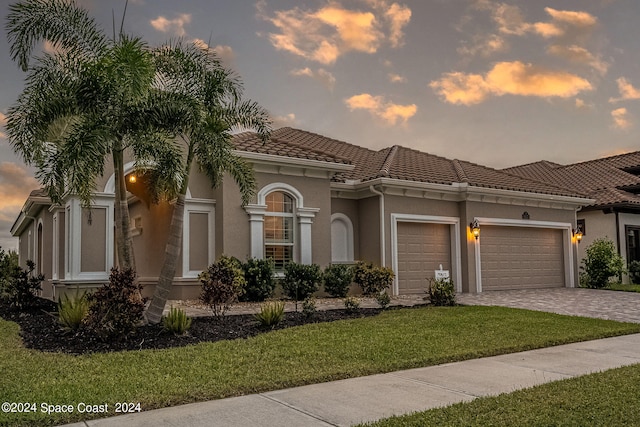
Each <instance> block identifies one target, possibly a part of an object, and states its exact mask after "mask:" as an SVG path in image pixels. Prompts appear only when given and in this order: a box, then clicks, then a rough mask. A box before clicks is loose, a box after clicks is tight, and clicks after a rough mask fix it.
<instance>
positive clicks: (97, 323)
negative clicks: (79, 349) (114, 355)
mask: <svg viewBox="0 0 640 427" xmlns="http://www.w3.org/2000/svg"><path fill="white" fill-rule="evenodd" d="M141 291H142V285H140V284H139V283H137V282H136V273H135V272H134V271H133V270H132V269H130V268H127V269H124V270H119V269H118V268H112V269H111V275H110V276H109V283H107V284H105V285H103V286H102V287H101V288H99V289H98V290H96V291H95V292H94V293H92V294H91V295H89V296H87V299H88V300H89V312H88V314H87V317H86V318H85V325H86V326H87V328H88V329H89V330H90V331H92V333H93V334H94V335H96V336H97V337H98V338H99V339H101V340H103V341H109V340H121V339H123V338H124V337H126V336H127V335H128V334H130V333H131V332H133V330H135V328H136V326H137V325H138V324H140V322H141V321H142V315H143V313H144V303H145V301H144V299H143V298H142V296H141V295H140V292H141Z"/></svg>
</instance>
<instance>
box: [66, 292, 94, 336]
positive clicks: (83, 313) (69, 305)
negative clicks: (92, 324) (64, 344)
mask: <svg viewBox="0 0 640 427" xmlns="http://www.w3.org/2000/svg"><path fill="white" fill-rule="evenodd" d="M87 313H89V300H88V299H87V293H86V292H82V293H80V291H79V290H78V289H76V293H75V295H74V296H73V297H69V295H67V294H64V296H63V298H58V323H60V325H62V327H63V328H64V329H66V330H68V331H77V330H78V329H80V326H81V325H82V321H83V320H84V318H85V317H87Z"/></svg>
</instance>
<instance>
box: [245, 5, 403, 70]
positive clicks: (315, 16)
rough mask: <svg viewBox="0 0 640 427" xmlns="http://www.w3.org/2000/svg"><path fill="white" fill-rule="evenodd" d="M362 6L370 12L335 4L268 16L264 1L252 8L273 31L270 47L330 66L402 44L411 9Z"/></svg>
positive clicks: (392, 6) (388, 6)
mask: <svg viewBox="0 0 640 427" xmlns="http://www.w3.org/2000/svg"><path fill="white" fill-rule="evenodd" d="M366 3H367V4H368V5H369V6H370V7H371V10H366V11H361V10H351V9H347V8H345V7H343V6H342V5H341V4H340V3H339V2H335V1H334V2H330V3H328V4H327V5H325V6H324V7H321V8H320V9H317V10H313V9H303V8H300V7H294V8H293V9H288V10H279V11H275V12H273V13H268V12H266V2H264V1H259V2H258V3H257V4H256V7H257V10H258V16H259V17H261V18H262V19H264V20H266V21H268V22H271V24H273V25H274V26H275V27H276V28H277V32H273V33H269V40H270V42H271V44H272V45H273V47H275V48H276V49H277V50H282V51H285V52H288V53H291V54H293V55H296V56H300V57H303V58H305V59H308V60H312V61H316V62H319V63H321V64H324V65H330V64H333V63H334V62H335V61H336V60H337V59H338V58H339V57H340V56H342V55H344V54H345V53H347V52H350V51H356V52H363V53H369V54H371V53H375V52H377V51H378V49H379V48H380V46H381V45H382V44H383V43H385V42H388V43H389V45H390V46H391V47H398V46H401V45H402V42H403V36H404V33H403V29H404V27H405V26H406V25H407V23H408V22H409V20H410V18H411V10H410V9H409V8H408V7H406V6H403V5H400V4H398V3H392V4H390V5H389V4H388V3H387V2H386V1H383V0H366Z"/></svg>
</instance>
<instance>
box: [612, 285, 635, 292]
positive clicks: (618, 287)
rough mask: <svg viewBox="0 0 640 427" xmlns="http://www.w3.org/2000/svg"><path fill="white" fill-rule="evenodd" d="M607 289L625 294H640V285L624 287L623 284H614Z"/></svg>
mask: <svg viewBox="0 0 640 427" xmlns="http://www.w3.org/2000/svg"><path fill="white" fill-rule="evenodd" d="M606 289H610V290H612V291H623V292H640V285H623V284H622V283H613V284H611V285H609V286H608V287H607V288H606Z"/></svg>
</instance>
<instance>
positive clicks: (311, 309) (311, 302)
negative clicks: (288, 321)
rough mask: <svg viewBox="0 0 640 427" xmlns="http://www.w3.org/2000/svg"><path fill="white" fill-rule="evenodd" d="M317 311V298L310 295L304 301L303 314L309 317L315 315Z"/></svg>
mask: <svg viewBox="0 0 640 427" xmlns="http://www.w3.org/2000/svg"><path fill="white" fill-rule="evenodd" d="M316 311H318V309H317V308H316V299H315V298H314V297H308V298H307V299H305V300H304V301H303V302H302V314H303V315H304V317H306V318H307V319H310V318H311V317H313V315H314V314H315V312H316Z"/></svg>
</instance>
